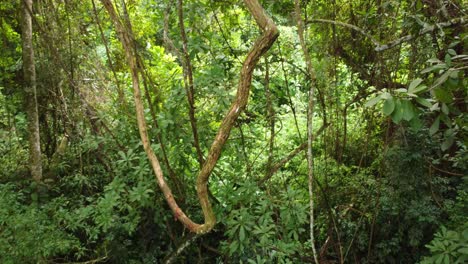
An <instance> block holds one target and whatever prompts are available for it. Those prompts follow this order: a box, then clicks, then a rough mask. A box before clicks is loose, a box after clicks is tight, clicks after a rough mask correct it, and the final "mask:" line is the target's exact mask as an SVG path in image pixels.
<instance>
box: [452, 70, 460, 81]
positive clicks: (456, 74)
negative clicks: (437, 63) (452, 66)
mask: <svg viewBox="0 0 468 264" xmlns="http://www.w3.org/2000/svg"><path fill="white" fill-rule="evenodd" d="M458 72H459V71H458V70H454V71H451V72H450V78H452V79H458Z"/></svg>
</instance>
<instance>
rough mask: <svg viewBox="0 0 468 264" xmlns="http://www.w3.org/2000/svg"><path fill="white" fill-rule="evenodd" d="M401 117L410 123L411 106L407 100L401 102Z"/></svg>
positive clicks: (411, 115)
mask: <svg viewBox="0 0 468 264" xmlns="http://www.w3.org/2000/svg"><path fill="white" fill-rule="evenodd" d="M401 111H402V117H403V119H404V120H406V121H410V120H411V119H412V118H413V117H414V110H413V104H412V103H411V102H410V101H408V100H403V101H402V102H401Z"/></svg>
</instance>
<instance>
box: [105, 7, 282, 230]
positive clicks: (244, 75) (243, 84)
mask: <svg viewBox="0 0 468 264" xmlns="http://www.w3.org/2000/svg"><path fill="white" fill-rule="evenodd" d="M101 2H102V3H103V5H104V7H105V8H106V9H107V11H108V13H109V16H110V17H111V20H112V22H113V24H114V26H115V28H116V30H117V33H118V36H119V39H120V41H121V43H122V46H123V48H124V50H125V56H126V59H127V63H128V65H129V68H130V72H131V76H132V85H133V95H134V99H135V108H136V115H137V122H138V130H139V132H140V137H141V140H142V143H143V147H144V149H145V152H146V154H147V156H148V159H149V160H150V163H151V165H152V167H153V170H154V172H155V175H156V178H157V181H158V185H159V187H160V189H161V191H162V192H163V194H164V196H165V199H166V201H167V203H168V204H169V207H170V208H171V210H172V211H173V213H174V215H175V217H176V218H177V219H178V220H179V221H180V222H181V223H182V224H183V225H184V226H185V227H186V228H188V229H189V230H190V231H191V232H194V233H198V234H200V233H206V232H209V231H210V230H211V229H212V228H213V226H214V225H215V223H216V217H215V215H214V212H213V209H212V207H211V204H210V201H209V199H208V186H207V184H208V178H209V176H210V174H211V172H212V171H213V168H214V166H215V165H216V163H217V161H218V159H219V157H220V155H221V150H222V148H223V146H224V144H225V143H226V141H227V139H228V137H229V134H230V131H231V129H232V127H233V125H234V123H235V121H236V120H237V118H238V117H239V115H240V113H241V112H242V111H243V110H244V109H245V106H246V105H247V101H248V97H249V92H250V86H251V82H252V75H253V70H254V68H255V65H256V64H257V63H258V60H259V59H260V57H261V56H262V55H264V54H265V53H266V52H267V51H268V50H269V49H270V47H271V45H272V44H273V43H274V41H275V40H276V38H277V37H278V35H279V32H278V29H277V28H276V25H275V24H274V23H273V21H272V20H271V18H270V17H268V16H267V14H266V13H265V11H264V9H263V8H262V6H261V5H260V4H259V2H258V1H257V0H245V1H244V2H245V4H246V5H247V8H248V9H249V11H250V13H251V14H252V15H253V16H254V18H255V20H256V21H257V24H258V25H259V27H260V28H261V29H262V31H263V34H262V36H261V37H260V38H259V39H258V40H257V41H256V42H255V44H254V46H253V48H252V49H251V50H250V52H249V54H248V55H247V58H246V59H245V61H244V64H243V66H242V70H241V74H240V80H239V85H238V89H237V94H236V97H235V99H234V102H233V103H232V105H231V107H230V109H229V111H228V113H227V114H226V116H225V117H224V119H223V121H222V123H221V126H220V128H219V130H218V133H217V135H216V137H215V139H214V142H213V144H212V145H211V148H210V151H209V153H208V156H207V159H206V161H205V163H204V165H203V167H202V169H201V170H200V173H199V174H198V177H197V186H196V188H197V194H198V199H199V201H200V204H201V208H202V210H203V215H204V218H205V222H204V223H203V224H197V223H195V222H193V221H192V220H191V219H190V218H189V217H188V216H187V215H186V214H185V213H184V212H183V211H182V209H181V208H180V207H179V206H178V205H177V203H176V201H175V199H174V196H173V195H172V191H171V189H170V188H169V186H168V185H167V184H166V182H165V180H164V176H163V172H162V169H161V166H160V163H159V160H158V158H157V157H156V155H155V153H154V152H153V150H152V149H151V145H150V141H149V138H148V132H147V130H146V121H145V117H144V109H143V103H142V99H141V91H140V86H139V75H138V69H137V61H136V54H135V52H134V49H133V48H132V38H131V34H130V33H129V32H128V31H127V30H126V29H125V27H124V26H123V24H122V22H121V21H120V20H119V17H118V15H117V13H116V11H115V9H114V6H113V4H112V2H111V1H110V0H101Z"/></svg>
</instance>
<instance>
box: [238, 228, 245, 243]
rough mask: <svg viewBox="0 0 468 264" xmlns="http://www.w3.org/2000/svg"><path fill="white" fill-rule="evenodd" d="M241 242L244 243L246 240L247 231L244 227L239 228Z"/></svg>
mask: <svg viewBox="0 0 468 264" xmlns="http://www.w3.org/2000/svg"><path fill="white" fill-rule="evenodd" d="M239 240H240V241H244V240H245V229H244V226H241V227H240V228H239Z"/></svg>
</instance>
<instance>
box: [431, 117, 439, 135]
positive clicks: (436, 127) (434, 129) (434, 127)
mask: <svg viewBox="0 0 468 264" xmlns="http://www.w3.org/2000/svg"><path fill="white" fill-rule="evenodd" d="M439 125H440V116H438V117H437V118H436V119H435V120H434V123H432V126H431V127H430V128H429V134H430V135H431V136H432V135H434V134H435V133H437V131H439Z"/></svg>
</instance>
